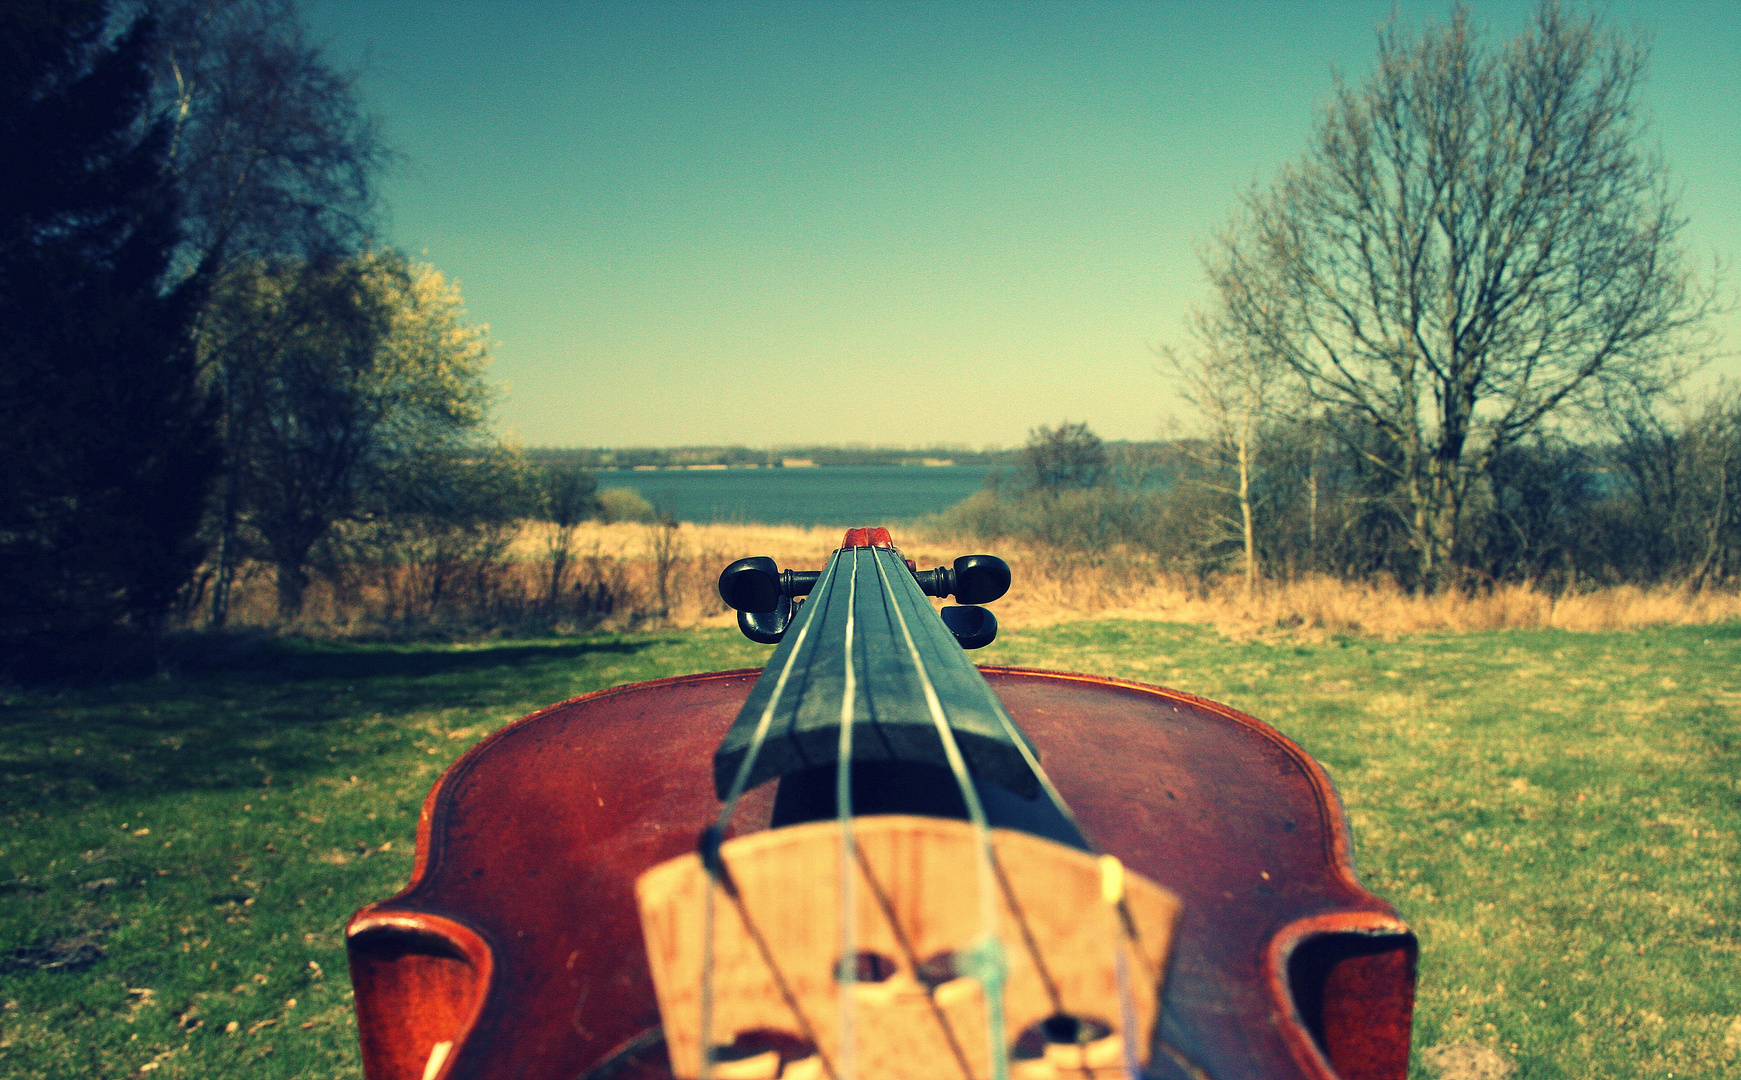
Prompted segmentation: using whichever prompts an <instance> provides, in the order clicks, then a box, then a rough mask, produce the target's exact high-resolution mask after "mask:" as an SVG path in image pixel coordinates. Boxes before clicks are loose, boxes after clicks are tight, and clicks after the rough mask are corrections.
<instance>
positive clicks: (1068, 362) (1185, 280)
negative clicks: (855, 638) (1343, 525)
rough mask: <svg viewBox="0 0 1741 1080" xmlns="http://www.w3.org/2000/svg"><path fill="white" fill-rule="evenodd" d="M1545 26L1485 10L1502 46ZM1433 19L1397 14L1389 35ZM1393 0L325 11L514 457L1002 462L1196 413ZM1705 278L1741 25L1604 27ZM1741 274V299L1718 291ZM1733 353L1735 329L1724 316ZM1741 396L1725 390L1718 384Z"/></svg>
mask: <svg viewBox="0 0 1741 1080" xmlns="http://www.w3.org/2000/svg"><path fill="white" fill-rule="evenodd" d="M1532 6H1533V5H1531V4H1530V3H1528V2H1509V0H1507V2H1477V3H1475V4H1474V5H1473V9H1474V13H1475V15H1476V18H1477V20H1478V21H1480V22H1482V23H1485V24H1486V25H1488V26H1489V27H1490V28H1491V29H1492V30H1493V31H1494V33H1496V34H1498V35H1505V36H1509V34H1511V33H1512V32H1514V31H1515V30H1517V29H1518V28H1519V27H1521V26H1522V25H1523V24H1524V23H1525V22H1526V21H1527V16H1528V13H1529V11H1530V9H1531V7H1532ZM1447 10H1448V5H1445V4H1423V3H1416V2H1406V3H1401V4H1399V5H1398V12H1399V17H1400V18H1401V19H1402V21H1403V22H1404V24H1405V25H1409V26H1419V25H1420V23H1421V22H1422V21H1423V20H1424V19H1428V18H1432V19H1442V18H1443V17H1444V15H1445V13H1446V11H1447ZM1391 11H1392V5H1391V3H1390V0H1359V2H1342V3H1313V2H1303V0H1295V2H1289V3H1281V2H1276V3H1251V2H1239V0H1231V2H1230V0H1219V2H1183V0H1181V2H1171V3H1167V2H1155V3H1087V2H1076V3H1061V4H1022V3H997V4H992V3H975V4H965V3H943V2H940V0H937V2H927V3H894V2H872V0H861V2H844V0H843V2H839V3H726V2H718V3H682V4H679V3H658V2H650V0H642V2H633V3H601V2H592V3H581V2H578V0H576V2H566V3H529V2H523V0H516V2H515V3H512V4H484V3H461V2H458V0H415V2H412V0H405V2H400V0H317V2H311V3H309V6H308V17H309V21H310V23H311V25H312V28H313V30H314V32H315V35H316V36H317V38H319V39H321V40H324V41H326V42H327V43H328V48H329V50H330V52H331V54H332V55H333V56H334V57H335V58H336V59H337V60H338V61H339V62H341V63H347V64H355V63H359V62H362V61H364V60H365V58H366V68H367V75H366V77H365V79H364V83H363V92H364V95H365V99H366V102H367V104H368V106H369V107H370V108H371V109H372V110H373V111H375V112H377V113H378V114H380V115H381V117H382V118H383V119H384V121H385V125H386V132H387V135H388V137H389V139H390V140H391V142H392V143H393V144H394V145H395V146H396V147H397V148H398V149H399V150H400V151H401V152H402V153H403V154H404V155H405V156H406V158H407V162H406V164H405V165H404V167H402V168H401V169H399V170H398V171H397V172H396V173H395V174H394V175H393V176H391V177H390V178H389V179H388V180H387V183H386V185H385V194H386V197H387V201H388V204H389V206H390V207H391V219H390V227H389V230H388V239H389V240H390V241H392V242H393V243H395V244H397V245H399V246H400V247H402V248H404V249H406V250H407V251H409V252H411V253H412V254H413V255H419V256H421V257H423V258H426V259H427V260H428V261H430V262H432V263H434V264H435V266H436V267H438V268H439V269H441V270H442V271H443V272H445V273H447V274H448V275H449V276H450V277H453V278H455V279H457V280H458V281H459V282H460V284H461V287H462V289H463V292H464V296H465V299H466V302H467V306H468V308H469V310H470V313H471V317H472V318H473V319H474V320H475V321H478V322H487V323H489V324H490V329H491V333H490V336H491V338H492V340H493V341H495V342H497V345H496V347H495V349H494V355H495V358H496V359H495V363H494V365H493V369H492V370H493V378H494V379H495V380H497V381H498V382H501V383H504V384H506V386H505V390H504V393H503V395H502V399H501V403H500V405H499V407H498V409H497V422H498V427H499V428H500V429H501V430H502V432H503V433H504V434H510V435H512V436H514V437H516V438H518V439H519V440H520V441H521V442H522V443H524V444H525V445H529V446H606V445H609V446H629V445H637V446H661V445H682V444H697V443H743V444H749V445H768V444H783V443H815V442H823V443H838V442H863V443H873V444H890V445H921V444H934V443H965V444H969V445H973V446H980V445H987V444H1001V445H1005V446H1008V445H1014V444H1018V443H1020V442H1021V441H1022V440H1023V439H1024V438H1025V437H1026V434H1027V432H1028V431H1029V429H1030V428H1032V427H1034V426H1035V425H1037V424H1056V423H1058V422H1060V421H1062V420H1065V419H1069V420H1073V421H1074V420H1086V421H1087V422H1088V423H1089V424H1090V425H1091V426H1092V427H1093V428H1094V429H1095V430H1096V431H1097V432H1099V433H1100V434H1101V435H1102V436H1103V437H1106V438H1110V439H1147V438H1154V437H1156V436H1157V434H1158V433H1159V432H1160V431H1161V429H1162V426H1163V424H1164V423H1165V422H1166V420H1167V418H1168V417H1177V418H1180V419H1188V417H1189V407H1188V406H1186V405H1184V404H1183V403H1182V402H1180V401H1179V400H1178V399H1177V398H1176V397H1175V396H1174V395H1173V394H1172V392H1171V391H1170V389H1169V386H1168V384H1167V382H1166V380H1165V379H1164V378H1163V377H1162V376H1161V375H1160V374H1159V372H1158V363H1157V360H1156V358H1155V356H1154V354H1153V351H1152V349H1153V347H1154V346H1156V345H1160V344H1164V343H1167V342H1173V341H1180V340H1181V339H1182V336H1183V330H1184V324H1185V318H1186V315H1187V313H1188V311H1189V309H1190V307H1191V306H1192V305H1193V304H1195V303H1198V302H1200V301H1202V300H1203V299H1204V298H1205V296H1206V287H1205V285H1204V283H1203V279H1202V273H1201V270H1200V269H1199V267H1198V264H1197V258H1196V252H1197V250H1198V249H1199V248H1200V247H1201V246H1202V245H1203V244H1204V243H1205V242H1206V241H1207V240H1208V239H1209V238H1210V237H1211V236H1212V235H1213V233H1214V231H1215V230H1216V229H1217V228H1218V227H1219V226H1221V225H1222V224H1223V223H1224V222H1225V221H1226V220H1227V218H1228V215H1229V214H1230V213H1231V212H1232V211H1233V209H1234V206H1235V201H1236V198H1237V196H1238V194H1239V193H1240V192H1242V191H1244V190H1245V189H1247V188H1248V187H1249V186H1250V185H1251V184H1252V183H1253V182H1259V181H1263V180H1266V179H1267V178H1268V177H1269V176H1270V175H1271V174H1272V173H1273V171H1274V170H1275V169H1276V167H1277V166H1279V165H1281V164H1283V163H1285V162H1287V161H1290V160H1292V159H1294V158H1296V157H1297V156H1298V155H1299V154H1300V152H1301V151H1302V150H1303V149H1304V147H1305V145H1306V142H1307V139H1308V136H1309V134H1310V131H1311V129H1312V125H1313V122H1314V119H1315V116H1316V114H1317V112H1318V110H1319V109H1320V108H1321V106H1322V104H1323V103H1324V101H1325V100H1326V98H1327V96H1328V94H1329V91H1330V88H1331V83H1332V73H1333V72H1334V71H1336V70H1340V71H1342V72H1343V73H1345V74H1346V75H1347V76H1348V77H1349V78H1351V79H1352V80H1355V81H1359V80H1361V79H1363V78H1364V76H1365V73H1366V72H1367V71H1368V70H1369V67H1370V64H1371V61H1372V57H1373V55H1374V52H1375V44H1374V40H1375V39H1374V28H1375V27H1376V26H1377V25H1378V24H1379V23H1381V22H1382V21H1384V20H1385V19H1386V18H1387V17H1389V15H1390V13H1391ZM1607 11H1608V20H1609V23H1610V25H1616V26H1620V27H1627V28H1629V27H1634V26H1636V27H1640V28H1643V29H1645V30H1647V31H1649V32H1650V33H1651V35H1652V37H1653V39H1654V42H1655V51H1654V54H1653V63H1652V67H1651V79H1650V82H1649V84H1648V85H1647V87H1646V89H1645V94H1644V103H1645V105H1646V106H1647V107H1648V109H1649V110H1650V113H1651V115H1652V117H1653V119H1654V131H1655V133H1656V135H1657V136H1658V137H1659V139H1660V142H1661V146H1662V150H1663V153H1664V156H1665V157H1666V159H1667V160H1668V162H1669V164H1670V166H1671V169H1672V170H1673V172H1672V176H1673V180H1674V182H1675V184H1676V186H1677V188H1678V189H1679V191H1680V193H1681V205H1682V209H1683V210H1684V212H1685V213H1686V214H1687V215H1688V216H1689V217H1690V219H1691V223H1690V225H1689V226H1688V228H1687V230H1686V232H1685V233H1684V239H1685V241H1686V243H1687V246H1688V247H1689V248H1690V249H1691V251H1692V253H1693V255H1694V258H1695V260H1696V261H1697V262H1698V263H1699V264H1701V265H1702V266H1704V267H1705V268H1707V269H1708V267H1709V264H1710V263H1711V261H1712V260H1713V259H1718V258H1720V259H1722V260H1724V261H1726V262H1729V263H1731V264H1736V263H1741V4H1736V3H1734V2H1733V0H1729V2H1724V3H1717V2H1681V3H1670V2H1656V0H1632V2H1624V0H1617V2H1614V3H1611V4H1609V5H1608V7H1607ZM1737 277H1738V275H1737V274H1736V273H1734V272H1731V273H1730V275H1729V280H1730V282H1731V284H1733V283H1734V282H1735V281H1736V280H1737ZM1722 325H1723V329H1724V331H1725V333H1726V336H1727V339H1728V343H1727V347H1728V348H1729V349H1730V350H1734V349H1738V348H1741V317H1737V316H1734V315H1731V316H1729V317H1728V318H1726V319H1725V320H1724V321H1723V324H1722ZM1719 373H1722V374H1728V375H1730V376H1732V377H1733V376H1736V375H1738V374H1741V362H1738V361H1737V360H1735V359H1734V358H1729V359H1726V360H1724V361H1722V362H1721V363H1720V364H1719V365H1718V366H1717V367H1716V368H1714V369H1713V370H1712V371H1711V372H1708V373H1707V375H1706V377H1705V378H1706V380H1707V381H1708V380H1709V379H1710V378H1711V377H1713V376H1714V375H1715V374H1719Z"/></svg>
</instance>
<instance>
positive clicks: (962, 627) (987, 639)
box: [740, 594, 1001, 649]
mask: <svg viewBox="0 0 1741 1080" xmlns="http://www.w3.org/2000/svg"><path fill="white" fill-rule="evenodd" d="M1000 595H1001V594H1000ZM937 614H938V615H940V616H942V619H943V625H944V626H947V627H948V628H949V632H950V633H951V634H954V635H955V640H956V641H959V642H960V643H961V647H962V648H963V649H983V648H985V647H986V646H987V645H990V644H991V643H992V642H993V641H995V640H996V639H997V616H996V615H993V614H992V613H991V612H990V611H989V610H987V609H985V608H982V607H975V606H973V605H971V604H968V605H963V606H961V607H946V608H944V609H943V610H942V611H939V612H938V613H937ZM740 622H741V620H740Z"/></svg>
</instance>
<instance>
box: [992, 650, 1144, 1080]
mask: <svg viewBox="0 0 1741 1080" xmlns="http://www.w3.org/2000/svg"><path fill="white" fill-rule="evenodd" d="M981 684H982V685H983V686H984V687H985V693H986V696H987V697H989V698H990V699H991V704H992V710H991V711H992V713H993V714H994V715H995V716H996V717H997V718H998V722H999V723H1000V724H1002V725H1003V729H1004V733H1005V734H1006V735H1008V736H1009V740H1010V741H1011V742H1013V743H1015V744H1016V749H1017V750H1018V751H1019V752H1020V753H1021V755H1022V760H1023V761H1025V762H1027V765H1028V768H1029V769H1030V770H1032V771H1033V774H1034V778H1035V779H1036V780H1038V781H1039V782H1040V788H1041V790H1043V791H1045V793H1046V798H1048V799H1050V800H1051V802H1052V805H1053V806H1055V807H1057V809H1058V812H1059V813H1061V814H1063V815H1064V819H1065V820H1066V821H1068V822H1069V823H1070V824H1071V825H1072V826H1074V827H1075V829H1076V833H1077V835H1079V836H1081V837H1082V842H1083V843H1085V844H1087V845H1088V851H1089V854H1091V855H1097V856H1099V857H1100V858H1101V859H1103V860H1104V859H1107V858H1111V857H1112V856H1109V855H1106V854H1105V852H1104V851H1103V850H1102V849H1101V847H1100V845H1099V844H1097V843H1096V842H1095V840H1094V837H1093V835H1092V834H1091V833H1089V832H1088V830H1087V829H1084V828H1083V827H1082V823H1081V821H1079V820H1077V817H1076V814H1075V812H1074V811H1072V810H1071V809H1070V804H1069V803H1066V802H1065V801H1064V796H1063V795H1062V794H1060V793H1059V791H1058V788H1057V786H1056V785H1055V784H1053V783H1052V777H1051V775H1050V774H1048V773H1047V772H1046V768H1045V766H1043V765H1041V764H1040V758H1039V755H1037V754H1036V753H1034V751H1033V748H1032V747H1030V746H1029V745H1028V741H1027V739H1026V738H1025V737H1024V736H1023V735H1022V733H1021V732H1020V731H1019V730H1017V729H1016V726H1015V721H1013V720H1011V719H1010V715H1009V713H1008V711H1006V710H1005V709H1004V707H1003V703H1002V702H1001V701H999V700H998V698H997V694H996V693H995V692H994V691H993V690H992V688H991V683H989V682H986V681H984V680H981ZM1122 867H1123V864H1122V863H1121V864H1120V874H1121V880H1122V873H1123V869H1122ZM1110 904H1111V906H1112V907H1113V908H1114V910H1115V912H1116V914H1117V920H1116V925H1115V927H1114V930H1113V934H1114V935H1115V936H1114V941H1113V949H1114V951H1115V956H1116V958H1117V964H1118V975H1119V979H1118V1001H1119V1011H1120V1013H1121V1015H1122V1016H1124V1017H1130V1016H1134V1015H1135V1008H1136V999H1135V990H1134V989H1133V988H1132V986H1131V980H1130V973H1129V970H1128V969H1127V967H1126V961H1125V954H1124V952H1123V951H1121V950H1119V941H1118V940H1117V938H1118V936H1119V935H1120V934H1121V932H1122V937H1123V938H1124V941H1125V942H1126V943H1127V944H1128V945H1129V947H1130V955H1131V956H1133V957H1135V958H1136V962H1137V963H1138V964H1139V965H1141V966H1142V968H1143V973H1144V975H1145V976H1147V977H1149V979H1150V982H1151V984H1154V983H1158V982H1159V980H1160V973H1159V972H1153V971H1150V970H1149V964H1148V962H1147V958H1146V957H1144V956H1143V955H1142V950H1140V949H1138V948H1137V943H1138V941H1139V940H1140V935H1138V933H1137V928H1136V920H1135V919H1134V918H1133V917H1132V915H1131V910H1130V903H1129V899H1128V897H1127V895H1126V893H1125V891H1124V889H1123V888H1122V886H1121V887H1120V888H1119V890H1118V895H1117V897H1116V899H1113V900H1111V901H1110ZM1060 1011H1061V1010H1060ZM1135 1037H1136V1035H1135V1033H1134V1032H1129V1031H1127V1032H1125V1033H1124V1039H1125V1044H1126V1045H1125V1057H1126V1063H1127V1067H1128V1066H1129V1063H1130V1062H1131V1061H1134V1060H1135V1050H1134V1047H1133V1044H1132V1040H1134V1039H1135ZM1130 1072H1131V1075H1132V1076H1133V1077H1134V1076H1135V1075H1136V1072H1135V1070H1134V1068H1131V1069H1130Z"/></svg>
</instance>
